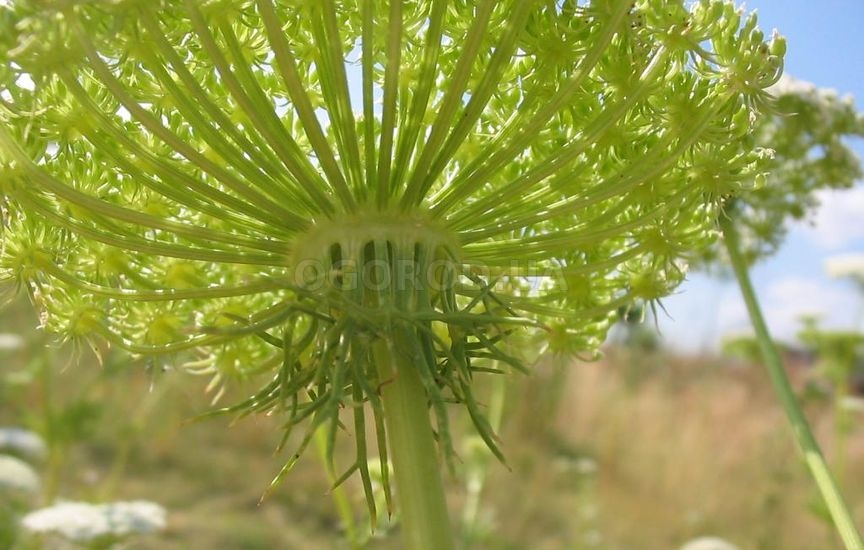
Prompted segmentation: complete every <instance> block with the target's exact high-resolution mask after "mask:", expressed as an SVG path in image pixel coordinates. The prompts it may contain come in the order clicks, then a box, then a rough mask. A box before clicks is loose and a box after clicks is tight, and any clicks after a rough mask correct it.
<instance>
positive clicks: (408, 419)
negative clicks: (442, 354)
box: [373, 329, 453, 550]
mask: <svg viewBox="0 0 864 550" xmlns="http://www.w3.org/2000/svg"><path fill="white" fill-rule="evenodd" d="M410 345H411V342H410V338H408V337H406V336H405V335H404V334H402V333H401V332H400V331H399V329H395V330H393V331H391V332H390V333H389V334H388V335H387V336H385V337H384V339H381V340H379V341H378V342H377V343H376V344H374V348H373V353H374V358H375V363H376V366H377V369H378V376H379V378H380V380H381V389H380V392H381V401H382V403H383V406H384V415H385V419H384V422H385V424H386V426H387V437H388V441H389V447H390V448H389V451H390V458H391V460H392V462H393V474H394V478H395V480H396V501H397V506H398V507H399V510H400V513H401V518H402V524H403V528H404V540H403V542H404V545H405V546H404V547H405V548H408V549H410V550H447V549H449V548H453V537H452V535H451V532H450V518H449V516H448V513H447V502H446V500H445V498H444V486H443V484H442V482H441V475H440V469H439V464H438V457H437V451H436V448H435V439H434V435H433V432H432V425H431V422H430V420H429V410H428V408H427V406H426V402H427V400H428V398H427V396H426V391H425V389H424V387H423V382H422V380H421V378H420V374H419V372H418V370H417V368H416V366H415V365H414V363H413V361H412V358H411V356H410V355H409V351H408V350H410V349H411V347H408V348H407V350H406V349H405V347H404V346H410Z"/></svg>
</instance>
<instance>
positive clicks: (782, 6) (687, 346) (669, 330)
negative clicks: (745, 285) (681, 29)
mask: <svg viewBox="0 0 864 550" xmlns="http://www.w3.org/2000/svg"><path fill="white" fill-rule="evenodd" d="M746 8H747V10H748V11H751V10H756V12H757V13H758V16H759V26H760V28H762V29H763V30H765V31H766V34H768V33H770V31H771V30H772V29H775V28H776V29H777V30H779V31H780V33H781V34H783V35H784V36H785V37H786V38H787V41H788V51H787V55H786V66H785V69H786V70H785V72H786V74H788V75H790V76H793V77H795V78H797V79H800V80H806V81H809V82H812V83H813V84H815V85H816V86H817V87H819V88H831V89H834V90H836V91H837V93H838V94H839V95H840V96H844V95H846V94H851V95H852V96H853V97H854V98H855V103H856V105H857V107H858V109H859V110H864V2H861V1H860V0H845V1H844V0H827V1H822V2H813V1H805V0H786V1H783V0H753V1H751V2H747V4H746ZM853 147H854V149H855V150H856V152H857V153H858V155H859V156H860V157H862V158H864V143H862V142H861V141H858V142H854V143H853ZM821 198H822V199H823V206H822V207H821V208H820V210H819V211H818V212H817V213H816V215H815V217H814V219H813V220H812V221H813V222H814V225H813V226H808V225H798V226H795V227H794V228H793V230H792V231H791V232H790V234H789V236H788V238H787V240H786V243H785V246H784V247H783V249H781V251H780V252H779V253H778V254H777V255H776V256H775V257H773V258H771V259H769V260H766V261H764V262H763V263H761V264H759V265H757V266H756V267H755V268H754V270H753V273H752V277H753V282H754V285H755V286H756V290H757V293H758V294H759V296H760V299H761V301H762V305H763V308H764V309H765V315H766V318H767V321H768V324H769V328H770V329H771V330H772V332H773V333H774V335H775V338H778V339H781V340H786V341H792V340H794V337H795V334H796V333H797V331H798V329H799V327H800V323H799V318H800V317H801V316H802V315H807V314H815V315H818V316H819V318H820V319H821V320H822V322H823V325H824V326H825V327H831V328H838V329H853V328H856V329H859V330H864V292H862V291H861V290H860V289H858V288H856V287H855V286H854V285H853V284H852V283H851V282H850V281H849V280H842V279H841V280H837V279H832V278H830V277H828V275H827V274H826V273H825V267H824V262H825V259H826V258H828V257H831V256H836V255H839V254H843V253H859V254H860V253H864V182H859V183H858V185H857V186H856V187H855V188H854V189H853V190H850V191H843V192H836V193H829V194H825V195H823V196H822V197H821ZM663 303H664V306H665V308H666V310H667V311H668V314H669V315H668V316H666V315H663V314H662V313H661V315H660V316H661V319H660V322H659V324H660V329H661V331H662V333H663V335H664V337H665V339H666V341H667V342H668V343H669V344H671V345H672V346H674V347H676V348H678V349H682V350H686V351H700V350H705V349H711V348H715V347H716V346H717V344H718V343H719V342H720V340H721V339H722V338H723V337H724V336H727V335H730V334H739V333H744V332H747V331H748V329H749V322H748V320H747V316H746V311H745V309H744V304H743V302H742V301H741V299H740V295H739V292H738V288H737V286H736V285H735V283H734V282H732V281H727V282H720V281H717V280H714V279H709V278H707V277H705V276H703V275H700V274H691V275H690V277H689V280H688V281H687V282H686V283H685V284H684V285H683V286H682V287H681V288H680V289H679V292H678V294H677V295H675V296H672V297H670V298H668V299H666V300H665V301H664V302H663Z"/></svg>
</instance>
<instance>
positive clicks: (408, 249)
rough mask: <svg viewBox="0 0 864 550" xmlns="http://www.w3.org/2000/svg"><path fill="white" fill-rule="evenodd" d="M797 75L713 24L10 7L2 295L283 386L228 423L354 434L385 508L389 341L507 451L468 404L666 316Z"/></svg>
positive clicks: (385, 6)
mask: <svg viewBox="0 0 864 550" xmlns="http://www.w3.org/2000/svg"><path fill="white" fill-rule="evenodd" d="M784 48H785V45H784V41H783V39H782V38H780V37H778V36H774V37H773V38H771V40H770V41H767V42H766V41H765V39H764V36H763V34H762V32H761V31H759V30H758V29H757V28H756V19H755V16H754V15H750V16H745V15H744V14H743V11H742V10H740V9H738V8H736V7H735V6H734V5H733V4H732V3H731V2H727V1H720V0H701V1H699V2H695V3H688V4H686V5H685V3H684V2H683V1H669V0H639V1H636V2H632V1H629V0H628V1H622V0H596V1H592V2H581V1H580V2H577V1H575V0H567V1H564V2H539V1H526V0H508V1H503V2H496V1H492V0H478V1H477V2H463V1H440V2H438V1H436V2H428V1H424V2H400V1H383V0H370V1H367V2H359V3H343V2H337V1H334V0H324V1H321V0H315V1H314V2H311V1H310V2H291V3H275V2H273V1H272V0H255V1H221V0H213V1H207V2H199V1H195V0H186V1H182V2H159V1H146V2H143V1H137V0H123V1H118V2H80V3H79V2H67V1H62V0H57V1H45V0H41V1H38V2H36V1H33V2H28V1H23V0H22V1H13V2H11V4H10V5H9V6H5V7H0V188H2V190H3V197H4V198H3V205H2V253H0V276H2V278H3V279H5V280H7V281H8V282H9V283H10V284H11V285H13V286H15V287H17V288H24V289H26V290H27V291H29V292H30V294H31V295H32V297H33V299H34V301H35V302H36V303H37V304H38V306H39V307H40V308H42V309H43V311H44V316H43V319H44V327H45V328H46V329H47V330H50V331H53V332H56V333H57V334H60V335H62V336H63V337H64V338H66V339H69V340H72V341H74V342H79V343H80V342H92V341H94V340H95V341H98V340H100V339H101V340H103V341H107V342H108V343H110V344H111V345H114V346H117V347H120V348H123V349H125V350H128V351H129V352H131V353H133V354H148V355H160V356H164V357H172V358H176V359H175V360H176V361H178V362H183V363H185V364H186V365H187V366H189V367H190V368H191V369H193V370H196V371H198V372H205V373H211V374H213V375H215V376H217V377H220V379H221V378H231V377H249V376H253V375H258V374H261V375H263V376H268V377H269V379H270V382H269V383H267V384H266V385H265V387H264V388H263V389H262V390H261V391H260V392H259V393H257V394H256V395H254V396H252V397H251V398H250V399H249V400H248V401H245V402H243V403H240V404H239V405H237V406H236V407H231V408H230V409H229V410H232V411H238V412H252V411H269V410H274V409H275V410H280V411H283V413H284V414H285V415H286V419H287V420H286V425H287V426H288V427H291V426H293V425H295V424H297V423H298V422H300V421H302V420H304V419H311V422H310V426H311V428H310V432H309V433H311V429H314V428H315V427H317V426H319V425H321V424H323V423H327V422H329V423H330V425H331V426H332V430H331V435H332V434H335V431H336V428H337V426H338V425H339V422H338V415H339V410H340V409H347V410H349V411H352V412H353V416H354V422H355V424H354V426H355V429H356V431H357V435H358V437H357V438H356V441H357V446H358V462H357V464H355V465H354V466H353V467H352V469H359V470H360V472H361V475H363V477H364V479H365V480H368V479H369V474H368V471H366V470H365V468H366V465H365V464H366V462H365V445H366V443H365V441H364V438H363V437H362V436H360V434H362V433H364V422H365V420H364V415H365V414H368V412H366V410H365V409H364V407H362V406H360V404H362V403H365V402H371V404H372V410H373V412H374V416H375V420H376V425H377V428H378V431H379V435H380V437H381V439H380V440H379V443H380V442H382V441H384V439H383V438H384V434H383V425H382V423H381V422H380V403H379V402H378V397H377V392H378V388H379V387H380V386H381V385H382V384H386V383H387V381H386V380H380V379H379V377H378V375H377V373H376V370H375V368H374V366H373V361H372V349H373V347H374V346H375V343H376V342H382V341H383V342H387V343H388V344H392V346H391V347H392V349H394V350H395V352H396V353H399V354H402V355H403V356H407V357H408V358H409V360H410V361H411V362H412V363H413V364H414V365H416V368H417V369H418V370H419V372H420V374H421V378H422V380H423V384H424V387H425V389H426V394H427V396H428V398H429V403H430V405H431V407H432V409H433V410H434V413H435V418H436V423H437V433H438V438H439V442H440V443H441V444H442V445H443V447H444V449H445V450H449V438H448V436H447V408H446V403H449V402H458V403H464V404H465V405H467V407H468V409H469V412H470V413H471V416H472V418H473V419H474V420H475V423H476V424H477V426H478V428H479V429H480V432H481V434H482V435H483V436H484V438H485V439H486V441H487V443H489V444H491V445H493V446H494V440H493V438H492V434H491V433H490V430H489V429H488V426H487V425H486V423H485V421H484V420H483V416H482V414H481V411H480V409H479V406H478V405H477V403H476V402H475V401H474V398H473V397H472V394H471V379H472V377H473V376H474V375H475V374H476V373H477V372H478V371H483V370H490V367H489V363H488V360H490V359H497V360H499V361H503V362H507V363H511V364H515V365H519V364H520V361H519V359H518V358H516V357H514V356H513V355H514V354H513V353H512V351H510V350H509V349H508V347H507V345H506V342H507V339H508V337H509V336H511V335H512V334H514V333H515V332H518V331H524V330H528V329H530V328H531V327H533V328H536V329H538V330H541V331H545V332H546V333H547V334H548V335H549V336H550V338H551V341H552V345H553V347H555V348H556V349H569V350H574V351H579V352H584V353H593V352H594V351H595V350H596V349H597V347H598V346H599V345H600V343H601V342H602V341H603V339H604V337H605V333H606V330H607V328H608V327H609V324H610V322H611V320H612V319H613V318H614V316H615V312H616V310H617V309H618V308H619V307H621V306H626V305H627V304H629V303H632V302H633V301H637V300H638V301H653V300H657V299H659V298H660V297H662V296H664V295H666V294H668V293H669V292H671V291H672V289H673V288H674V287H675V286H676V285H677V284H678V283H679V282H680V281H681V280H682V279H683V277H684V262H685V261H686V260H687V258H688V257H689V256H690V255H691V254H692V252H693V251H695V250H699V249H702V248H704V247H705V246H707V245H708V244H709V243H710V242H711V241H712V239H713V238H714V234H715V221H716V217H717V215H718V212H719V211H720V209H721V208H722V205H723V200H724V198H725V197H727V196H728V195H730V194H733V193H735V192H736V191H737V190H738V189H739V188H740V187H741V186H742V185H746V184H748V183H749V182H750V181H751V180H752V177H753V173H754V171H756V170H758V161H759V160H760V154H759V152H758V151H755V150H754V149H753V145H752V140H750V139H748V136H749V134H750V132H751V128H752V126H753V124H754V120H755V119H756V115H757V112H758V110H759V109H760V108H761V107H762V106H763V105H764V104H765V103H766V99H767V95H766V93H765V92H764V89H765V88H766V87H768V86H770V85H771V84H772V83H774V82H775V81H776V80H777V79H778V78H779V76H780V73H781V70H782V56H783V52H784ZM304 262H305V263H304ZM307 264H308V265H313V264H314V265H315V266H323V268H320V269H317V270H313V272H317V275H315V276H312V277H307V275H309V273H307V272H306V270H305V269H298V267H302V266H304V265H307ZM538 274H539V275H538ZM313 275H314V273H313ZM538 277H539V279H542V280H541V281H540V283H539V284H538ZM395 281H402V282H406V281H407V283H408V284H403V285H399V284H393V283H394V282H395ZM312 283H315V284H312ZM394 334H399V338H398V339H395V340H398V342H395V340H394V338H393V335H394ZM418 406H422V404H418ZM307 440H308V438H307ZM331 440H332V437H331ZM385 462H386V461H385ZM367 485H368V483H367Z"/></svg>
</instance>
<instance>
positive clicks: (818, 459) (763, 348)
mask: <svg viewBox="0 0 864 550" xmlns="http://www.w3.org/2000/svg"><path fill="white" fill-rule="evenodd" d="M734 222H735V220H734V217H730V216H724V217H722V218H721V220H720V227H721V229H722V231H723V236H724V242H725V245H726V250H727V251H728V252H729V260H730V262H731V263H732V269H733V270H734V271H735V277H736V278H737V279H738V285H739V286H740V287H741V294H742V295H743V296H744V302H745V303H746V305H747V311H748V312H749V314H750V321H751V322H752V324H753V330H754V331H755V332H756V339H757V341H758V342H759V350H760V352H761V353H762V359H763V361H765V365H766V366H767V368H768V374H769V376H770V377H771V383H772V384H773V386H774V390H775V392H776V393H777V396H778V398H779V399H780V403H781V404H782V405H783V409H784V410H785V412H786V416H787V417H788V419H789V423H790V424H791V425H792V432H793V435H794V437H795V442H796V443H797V444H798V447H799V448H800V449H801V452H802V453H803V455H804V462H805V463H806V465H807V468H808V469H809V470H810V474H811V475H812V476H813V480H814V481H815V482H816V486H817V487H818V488H819V492H820V494H821V495H822V499H823V501H824V502H825V505H826V506H827V507H828V511H829V513H830V514H831V518H832V520H833V521H834V526H835V527H836V529H837V533H838V534H839V535H840V538H841V540H842V541H843V544H844V546H845V547H846V548H847V549H849V550H852V549H854V550H860V549H864V541H862V539H861V534H860V533H859V532H858V529H857V528H856V527H855V523H854V521H853V520H852V515H851V513H850V512H849V508H848V506H847V505H846V503H845V502H844V500H843V496H842V495H841V494H840V490H839V489H838V487H837V484H836V483H835V481H834V478H833V477H832V475H831V472H830V470H829V469H828V465H827V463H826V462H825V457H824V456H823V455H822V451H821V450H820V448H819V443H818V442H817V441H816V438H815V437H814V436H813V432H812V430H811V429H810V424H809V423H808V422H807V418H806V417H805V416H804V412H803V411H802V410H801V407H800V405H799V404H798V401H797V399H796V398H795V393H794V392H793V390H792V385H791V384H790V383H789V378H788V376H787V375H786V371H785V369H784V368H783V362H782V360H781V358H780V353H779V352H778V351H777V347H776V346H775V345H774V341H773V340H772V339H771V334H770V333H769V332H768V327H767V325H766V324H765V319H764V318H763V317H762V311H761V309H760V307H759V302H758V300H757V298H756V293H755V292H754V290H753V285H752V284H751V282H750V275H749V273H748V271H747V262H746V260H745V259H744V255H743V254H742V252H741V249H740V245H739V238H738V232H737V231H736V229H735V227H734Z"/></svg>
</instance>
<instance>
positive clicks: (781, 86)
mask: <svg viewBox="0 0 864 550" xmlns="http://www.w3.org/2000/svg"><path fill="white" fill-rule="evenodd" d="M816 89H817V88H816V85H815V84H813V83H812V82H808V81H806V80H800V79H798V78H795V77H792V76H789V75H788V74H786V73H784V74H782V75H781V76H780V79H779V80H778V81H777V82H776V83H775V84H774V85H772V86H769V87H768V88H766V90H765V91H766V92H768V93H769V94H771V95H773V96H775V97H777V96H781V95H784V94H808V93H813V92H815V91H816Z"/></svg>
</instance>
